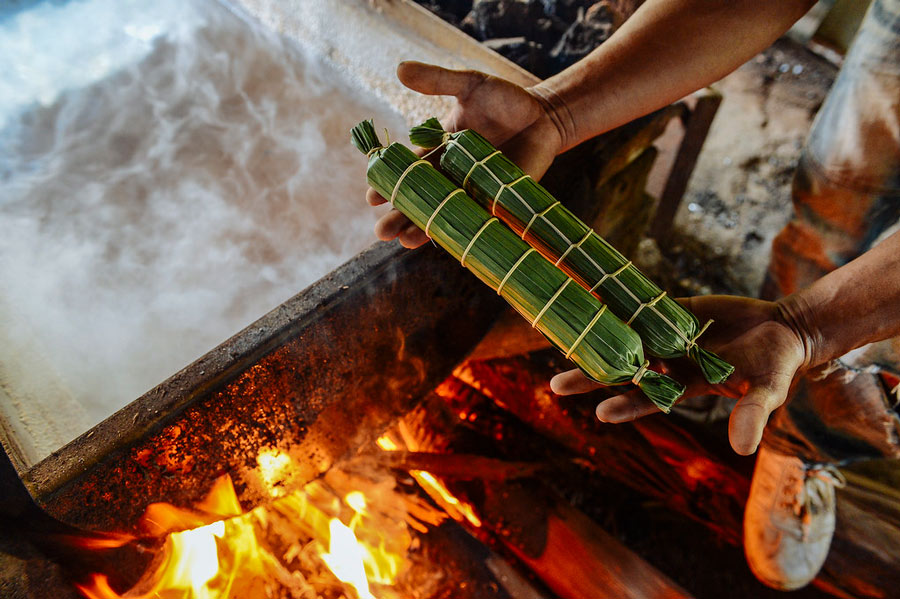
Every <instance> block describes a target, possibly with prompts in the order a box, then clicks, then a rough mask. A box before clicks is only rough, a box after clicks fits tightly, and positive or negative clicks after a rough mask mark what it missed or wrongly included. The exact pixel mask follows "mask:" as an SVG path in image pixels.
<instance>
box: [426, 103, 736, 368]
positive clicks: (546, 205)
mask: <svg viewBox="0 0 900 599" xmlns="http://www.w3.org/2000/svg"><path fill="white" fill-rule="evenodd" d="M410 140H411V141H412V143H413V144H415V145H417V146H421V147H424V148H438V147H442V148H443V151H442V154H441V158H440V165H441V169H442V170H443V171H444V172H445V173H446V174H447V176H448V177H450V179H452V180H453V181H454V182H455V183H456V184H457V185H459V186H460V187H462V188H463V189H465V190H466V191H467V192H468V193H469V194H470V195H471V197H473V198H474V199H475V200H476V201H477V202H478V203H479V204H481V206H482V207H484V208H485V209H486V210H487V211H488V212H489V213H490V215H492V216H495V217H497V218H500V219H501V220H503V222H505V223H506V224H507V225H508V226H509V227H510V228H512V229H513V230H514V231H515V232H516V233H517V234H518V235H519V236H520V237H521V238H522V239H523V240H524V241H526V242H528V243H529V244H530V245H531V247H534V248H535V249H537V250H538V251H539V252H540V253H541V254H542V255H543V256H544V257H545V258H547V259H548V260H549V261H551V262H552V263H553V264H555V265H556V266H558V267H559V268H561V269H562V270H563V271H564V272H566V273H567V274H568V275H569V276H571V277H572V278H574V279H575V280H576V281H578V283H580V284H581V286H583V287H584V288H585V289H587V290H588V291H589V292H590V293H592V294H594V295H595V296H596V297H597V298H599V299H602V301H604V302H606V304H607V305H608V306H609V309H610V310H611V311H612V312H613V313H614V314H616V315H617V316H618V317H619V318H621V319H623V320H625V321H626V322H627V324H629V325H630V326H631V327H633V328H634V330H635V331H637V332H638V334H639V335H640V336H641V339H642V340H643V342H644V344H645V345H646V347H647V351H648V353H650V354H651V355H653V356H656V357H659V358H676V357H680V356H684V355H688V356H689V357H690V358H692V359H693V360H694V361H695V362H696V363H697V364H698V365H699V366H700V369H701V370H702V371H703V375H704V377H705V378H706V380H707V381H709V382H710V383H721V382H723V381H724V380H725V379H727V378H728V376H729V375H730V374H731V373H732V372H733V371H734V367H733V366H732V365H731V364H729V363H728V362H726V361H724V360H723V359H722V358H720V357H719V356H717V355H716V354H714V353H712V352H710V351H707V350H705V349H703V348H701V347H700V346H699V345H697V339H698V337H700V335H701V334H702V333H703V331H704V330H705V328H706V326H708V324H709V323H707V325H706V326H704V327H702V328H701V326H700V323H699V322H698V320H697V318H696V317H695V316H694V315H693V314H691V313H690V312H689V311H688V310H686V309H685V308H684V307H682V306H681V304H679V303H678V302H676V301H675V300H674V299H672V298H670V297H668V296H667V295H666V293H665V292H663V291H662V290H661V289H660V288H659V287H658V286H656V284H654V283H653V282H652V281H651V280H650V279H648V278H647V277H646V276H645V275H644V274H643V273H642V272H641V271H640V270H638V268H637V267H635V266H634V264H632V263H631V261H630V260H628V259H626V258H625V257H624V256H623V255H622V254H621V253H619V252H618V251H617V250H616V249H615V248H614V247H612V246H611V245H610V244H609V243H608V242H607V241H606V240H604V239H603V238H602V237H600V236H599V235H597V233H596V232H594V231H593V230H592V229H591V228H590V227H589V226H587V225H586V224H585V223H584V222H582V221H581V219H579V218H578V217H576V216H575V215H574V214H572V212H571V211H569V210H568V209H567V208H566V207H565V206H563V205H562V204H561V203H560V202H559V201H558V200H557V199H556V198H554V197H553V196H552V195H551V194H550V192H548V191H547V190H546V189H545V188H544V187H543V186H541V185H540V184H539V183H538V182H537V181H535V180H534V179H532V178H531V177H530V176H528V175H527V174H525V173H524V172H523V171H522V169H520V168H519V167H518V166H516V164H515V163H513V162H512V161H511V160H509V159H508V158H507V157H506V156H504V155H503V153H502V152H500V150H498V149H497V148H495V147H494V146H493V145H492V144H491V143H490V142H488V141H487V140H486V139H485V138H484V137H482V136H481V135H479V134H478V133H477V132H475V131H472V130H471V129H466V130H464V131H459V132H456V133H448V132H446V131H444V129H443V127H441V124H440V123H439V122H438V120H437V119H435V118H431V119H428V120H427V121H426V122H425V123H423V124H422V125H419V126H417V127H413V129H412V131H411V132H410Z"/></svg>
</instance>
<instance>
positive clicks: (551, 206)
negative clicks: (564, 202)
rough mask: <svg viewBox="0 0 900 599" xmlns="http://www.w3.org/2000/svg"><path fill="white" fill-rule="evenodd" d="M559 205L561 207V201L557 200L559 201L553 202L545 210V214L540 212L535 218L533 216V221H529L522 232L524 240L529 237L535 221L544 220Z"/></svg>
mask: <svg viewBox="0 0 900 599" xmlns="http://www.w3.org/2000/svg"><path fill="white" fill-rule="evenodd" d="M559 205H560V202H559V200H557V201H555V202H553V203H552V204H550V205H549V206H547V207H546V208H544V210H543V212H539V213H537V214H535V215H534V216H532V217H531V220H530V221H528V224H527V225H526V226H525V229H523V230H522V239H523V240H524V239H525V236H526V235H528V230H529V229H530V228H531V225H533V224H534V221H536V220H537V219H539V218H542V217H543V216H544V215H545V214H547V213H548V212H550V211H551V210H553V209H554V208H556V207H557V206H559Z"/></svg>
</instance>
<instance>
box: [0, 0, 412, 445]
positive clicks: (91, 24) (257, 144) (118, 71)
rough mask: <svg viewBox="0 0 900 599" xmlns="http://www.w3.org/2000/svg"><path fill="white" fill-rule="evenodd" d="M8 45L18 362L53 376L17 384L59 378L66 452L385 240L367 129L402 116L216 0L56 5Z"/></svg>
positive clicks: (8, 161)
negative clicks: (362, 134)
mask: <svg viewBox="0 0 900 599" xmlns="http://www.w3.org/2000/svg"><path fill="white" fill-rule="evenodd" d="M0 47H2V48H4V54H5V56H4V58H2V59H0V69H2V70H0V127H2V128H0V273H2V275H0V277H2V278H0V280H2V286H0V345H2V346H4V347H6V348H7V351H5V352H3V351H0V364H4V363H5V364H7V365H9V364H11V363H12V362H14V361H15V360H16V359H17V358H16V355H18V352H16V354H14V355H10V352H14V351H15V350H14V349H13V348H17V347H19V348H20V347H22V346H23V344H25V345H28V346H29V347H32V349H33V348H40V353H41V354H42V355H43V357H44V362H45V364H44V365H43V367H40V368H37V367H36V368H34V369H31V371H30V372H29V371H27V369H26V371H25V374H21V375H15V376H13V375H12V374H10V373H11V372H13V371H16V372H18V370H17V369H12V368H9V367H7V368H6V369H5V373H3V372H0V387H3V389H5V390H6V391H7V392H8V393H12V394H14V395H15V394H18V395H19V396H20V397H28V398H32V397H33V396H34V395H36V394H37V393H36V391H34V390H35V389H38V388H43V387H42V386H41V385H42V384H43V383H42V382H41V381H46V378H47V376H48V374H49V373H51V372H53V373H55V376H56V377H58V380H59V381H61V383H60V385H59V386H60V387H61V388H64V389H66V390H67V391H68V393H69V394H70V395H71V397H72V398H73V399H74V403H73V404H71V405H73V406H75V407H77V408H78V409H81V408H83V411H84V412H85V414H86V418H81V419H79V418H78V417H77V414H75V412H77V411H78V409H76V408H75V407H73V408H71V409H69V411H70V412H72V413H71V414H68V415H66V414H60V418H61V420H65V421H66V422H67V424H66V426H65V428H66V429H67V430H66V435H67V438H66V439H62V440H63V441H67V440H69V439H72V438H74V437H75V436H76V435H78V434H80V433H81V432H83V431H84V430H85V428H86V427H89V426H92V425H93V424H95V423H97V422H99V421H100V420H101V419H103V418H105V417H106V416H108V415H110V414H111V413H112V412H113V411H115V410H116V409H118V408H120V407H122V406H124V405H125V404H126V403H128V402H129V401H131V400H133V399H134V398H136V397H138V396H139V395H140V394H142V393H143V392H145V391H147V390H148V389H149V388H151V387H152V386H154V385H155V384H157V383H159V382H161V381H162V380H164V379H165V378H166V377H167V376H169V375H171V374H173V373H174V372H176V371H177V370H178V369H180V368H181V367H183V366H185V365H187V364H188V363H189V362H191V361H192V360H194V359H196V358H197V357H199V356H200V355H202V354H203V353H204V352H206V351H208V350H209V349H211V348H212V347H214V346H215V345H217V344H218V343H220V342H222V341H223V340H225V339H226V338H227V337H229V336H230V335H232V334H234V333H235V332H237V331H238V330H239V329H240V328H242V327H244V326H246V325H247V324H249V323H250V322H252V321H253V320H255V319H256V318H258V317H260V316H261V315H263V314H264V313H265V312H266V311H268V310H270V309H272V308H273V307H275V306H277V305H278V304H280V303H281V302H283V301H284V300H286V299H287V298H289V297H290V296H292V295H294V294H295V293H297V292H298V291H300V290H302V289H303V288H304V287H306V286H307V285H309V284H311V283H312V282H314V281H315V280H316V279H318V278H319V277H321V276H322V275H324V274H326V273H327V272H328V271H330V270H331V269H333V268H335V267H336V266H338V265H339V264H340V263H341V262H343V261H345V260H346V259H348V258H349V257H350V256H352V255H353V254H354V253H356V252H358V251H359V250H361V249H363V248H365V247H366V246H368V245H369V244H370V243H372V241H374V238H373V235H372V233H371V231H372V225H373V223H374V220H375V218H376V214H375V212H374V211H373V210H372V209H370V208H368V207H367V206H366V204H365V202H364V199H363V194H364V190H365V162H366V161H365V159H364V157H363V156H362V155H360V154H359V153H358V152H357V151H356V150H355V149H353V148H352V147H351V146H350V144H349V128H350V127H351V126H352V125H353V124H355V123H356V122H357V121H359V120H361V119H364V118H369V117H372V116H374V117H375V118H376V120H377V121H378V122H379V123H380V124H383V125H387V126H390V127H391V128H392V130H394V131H400V130H402V127H403V122H402V120H401V119H400V118H399V117H398V116H396V115H394V114H392V113H390V112H388V109H387V108H385V107H383V106H379V105H373V104H374V103H373V101H372V100H371V99H369V98H368V97H367V95H366V94H365V92H364V91H363V90H359V89H355V88H352V87H351V86H350V84H348V83H346V82H344V81H343V80H342V79H341V77H340V75H339V74H338V73H337V72H336V71H332V70H330V69H329V68H327V67H326V66H324V65H323V63H322V61H320V60H318V59H317V57H315V56H311V55H309V54H308V53H306V52H305V51H304V50H303V49H302V48H300V47H298V46H296V45H294V44H292V43H291V42H286V41H284V40H282V39H281V38H279V37H277V36H276V35H274V34H272V33H271V32H268V31H264V30H261V28H256V27H255V26H253V25H250V26H248V24H247V23H245V22H244V21H242V20H240V19H238V18H237V17H235V16H234V15H233V14H231V13H230V12H229V11H228V10H226V9H225V8H223V7H222V6H221V5H219V4H218V3H217V2H215V1H214V0H205V1H202V0H196V1H191V2H186V1H185V0H157V1H155V2H146V1H144V0H127V1H123V0H72V1H70V2H68V3H64V4H62V5H60V4H57V3H44V4H39V5H38V6H37V7H35V8H32V9H29V10H27V11H24V12H23V13H20V14H18V15H15V16H13V17H11V18H8V19H7V20H5V21H0ZM8 49H11V50H12V51H11V52H8V51H7V50H8ZM2 65H7V66H2ZM9 65H12V66H11V67H10V66H9ZM4 121H5V126H4V125H3V123H4ZM4 335H5V336H6V337H7V339H6V343H4V340H3V336H4ZM10 378H12V379H14V380H10ZM37 395H41V394H37ZM43 395H46V394H43ZM43 395H41V397H39V401H41V402H45V403H46V405H50V406H52V405H53V402H54V401H58V402H59V403H60V405H66V403H65V402H64V401H63V400H62V399H58V398H52V397H45V396H43ZM70 403H71V402H70ZM45 407H46V406H45ZM63 411H64V410H63ZM58 442H59V441H57V442H56V443H57V444H58ZM51 449H52V448H51ZM39 453H45V452H44V451H41V452H39Z"/></svg>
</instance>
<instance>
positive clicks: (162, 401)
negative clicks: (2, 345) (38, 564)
mask: <svg viewBox="0 0 900 599" xmlns="http://www.w3.org/2000/svg"><path fill="white" fill-rule="evenodd" d="M408 254H409V252H408V250H405V249H404V248H402V247H400V246H399V245H397V244H393V243H376V244H374V245H373V246H371V247H370V248H368V249H367V250H364V251H363V252H361V253H360V254H358V255H357V256H356V257H354V258H352V259H351V260H350V261H348V262H346V263H345V264H343V265H342V266H340V267H339V268H338V269H336V270H334V271H332V272H330V273H329V274H328V275H326V276H325V277H323V278H322V279H320V280H319V281H317V282H316V283H314V284H312V285H311V286H309V287H307V288H306V289H305V290H303V291H301V292H300V293H298V294H297V295H295V296H294V297H292V298H291V299H289V300H287V301H286V302H284V303H283V304H281V305H279V306H278V307H276V308H275V309H273V310H272V311H270V312H269V313H267V314H266V315H264V316H263V317H261V318H260V319H259V320H257V321H256V322H254V323H252V324H251V325H249V326H247V327H246V328H244V329H243V330H241V331H239V332H238V333H237V334H235V335H234V336H232V337H231V338H229V339H228V340H226V341H225V342H224V343H222V344H221V345H219V346H217V347H216V348H214V349H212V350H211V351H209V352H208V353H206V354H205V355H203V356H202V357H200V358H199V359H197V360H196V361H194V362H193V363H191V364H189V365H188V366H186V367H185V368H183V369H181V370H180V371H178V372H177V373H175V374H174V375H172V376H171V377H169V378H168V379H166V380H165V381H163V382H162V383H160V384H159V385H157V386H156V387H154V388H153V389H151V390H150V391H148V392H147V393H145V394H144V395H142V396H140V397H139V398H137V399H136V400H134V401H133V402H131V403H130V404H128V405H127V406H125V407H124V408H122V409H121V410H119V411H118V412H116V413H115V414H113V415H112V416H110V417H109V418H107V419H106V420H104V421H102V422H101V423H100V424H98V425H97V426H95V427H93V428H92V429H90V430H89V431H87V432H86V433H84V434H82V435H81V436H79V437H77V438H76V439H74V440H73V441H71V442H70V443H68V444H66V445H65V446H63V447H62V448H60V449H59V450H57V451H55V452H53V453H52V454H50V455H49V456H48V457H46V458H44V459H43V460H41V461H40V462H38V463H37V464H35V465H34V466H32V467H31V468H30V469H28V470H27V471H24V472H21V471H20V472H19V475H20V476H21V478H22V480H23V482H24V483H25V485H26V487H27V488H28V490H29V492H30V493H31V494H32V496H33V497H35V498H44V497H47V496H49V495H51V494H52V493H53V492H54V491H56V490H58V489H59V488H61V487H62V486H64V485H66V484H67V483H69V482H71V481H72V480H73V479H75V478H77V477H79V476H81V475H82V474H84V473H85V472H86V471H87V470H90V469H91V468H92V467H93V466H94V465H96V464H97V463H99V462H100V461H101V460H103V459H104V458H106V457H107V456H108V455H109V454H111V453H112V452H114V451H115V450H118V449H121V448H122V447H124V446H127V445H130V444H132V443H134V442H136V441H138V440H140V439H141V438H143V437H144V436H146V435H147V434H148V433H150V432H152V431H153V430H156V429H158V428H159V427H160V426H162V425H163V424H164V423H165V422H168V421H170V420H172V419H173V418H175V417H176V416H177V415H178V414H180V413H181V412H182V411H183V410H184V409H185V408H186V407H187V406H189V405H191V404H192V403H193V402H194V401H196V400H197V399H200V398H202V397H205V396H207V395H208V394H209V393H210V392H211V391H212V390H213V389H215V388H219V387H221V386H223V385H225V384H226V383H228V382H229V381H230V380H232V379H233V378H234V377H235V376H237V375H238V374H240V373H241V372H243V371H244V370H245V369H246V368H247V367H248V366H250V365H252V364H253V363H254V362H256V361H257V360H259V359H260V358H262V357H263V356H264V355H266V354H268V353H269V352H271V351H272V350H273V349H275V348H277V347H278V346H279V345H281V344H282V343H283V342H284V341H285V340H286V339H288V338H290V337H293V336H296V335H297V334H298V333H299V332H300V331H302V330H303V329H305V328H308V327H311V326H314V325H315V323H316V322H317V321H318V320H319V318H320V317H321V315H322V314H324V313H326V312H327V311H328V310H329V308H330V307H332V306H333V305H335V304H336V303H338V302H339V301H340V296H341V294H342V292H343V291H344V289H345V288H346V287H349V286H351V285H364V284H365V283H366V281H367V280H371V279H374V278H376V277H378V276H379V275H380V274H381V273H382V272H383V271H384V270H385V269H386V268H388V267H389V265H390V264H391V263H393V262H395V261H397V260H402V259H403V258H404V256H405V255H408Z"/></svg>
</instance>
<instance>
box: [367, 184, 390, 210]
mask: <svg viewBox="0 0 900 599" xmlns="http://www.w3.org/2000/svg"><path fill="white" fill-rule="evenodd" d="M366 202H367V203H368V204H369V206H380V205H382V204H384V203H385V202H387V200H386V199H384V198H383V197H382V196H381V194H380V193H378V192H377V191H375V190H374V189H372V188H371V187H370V188H368V189H367V190H366Z"/></svg>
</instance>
